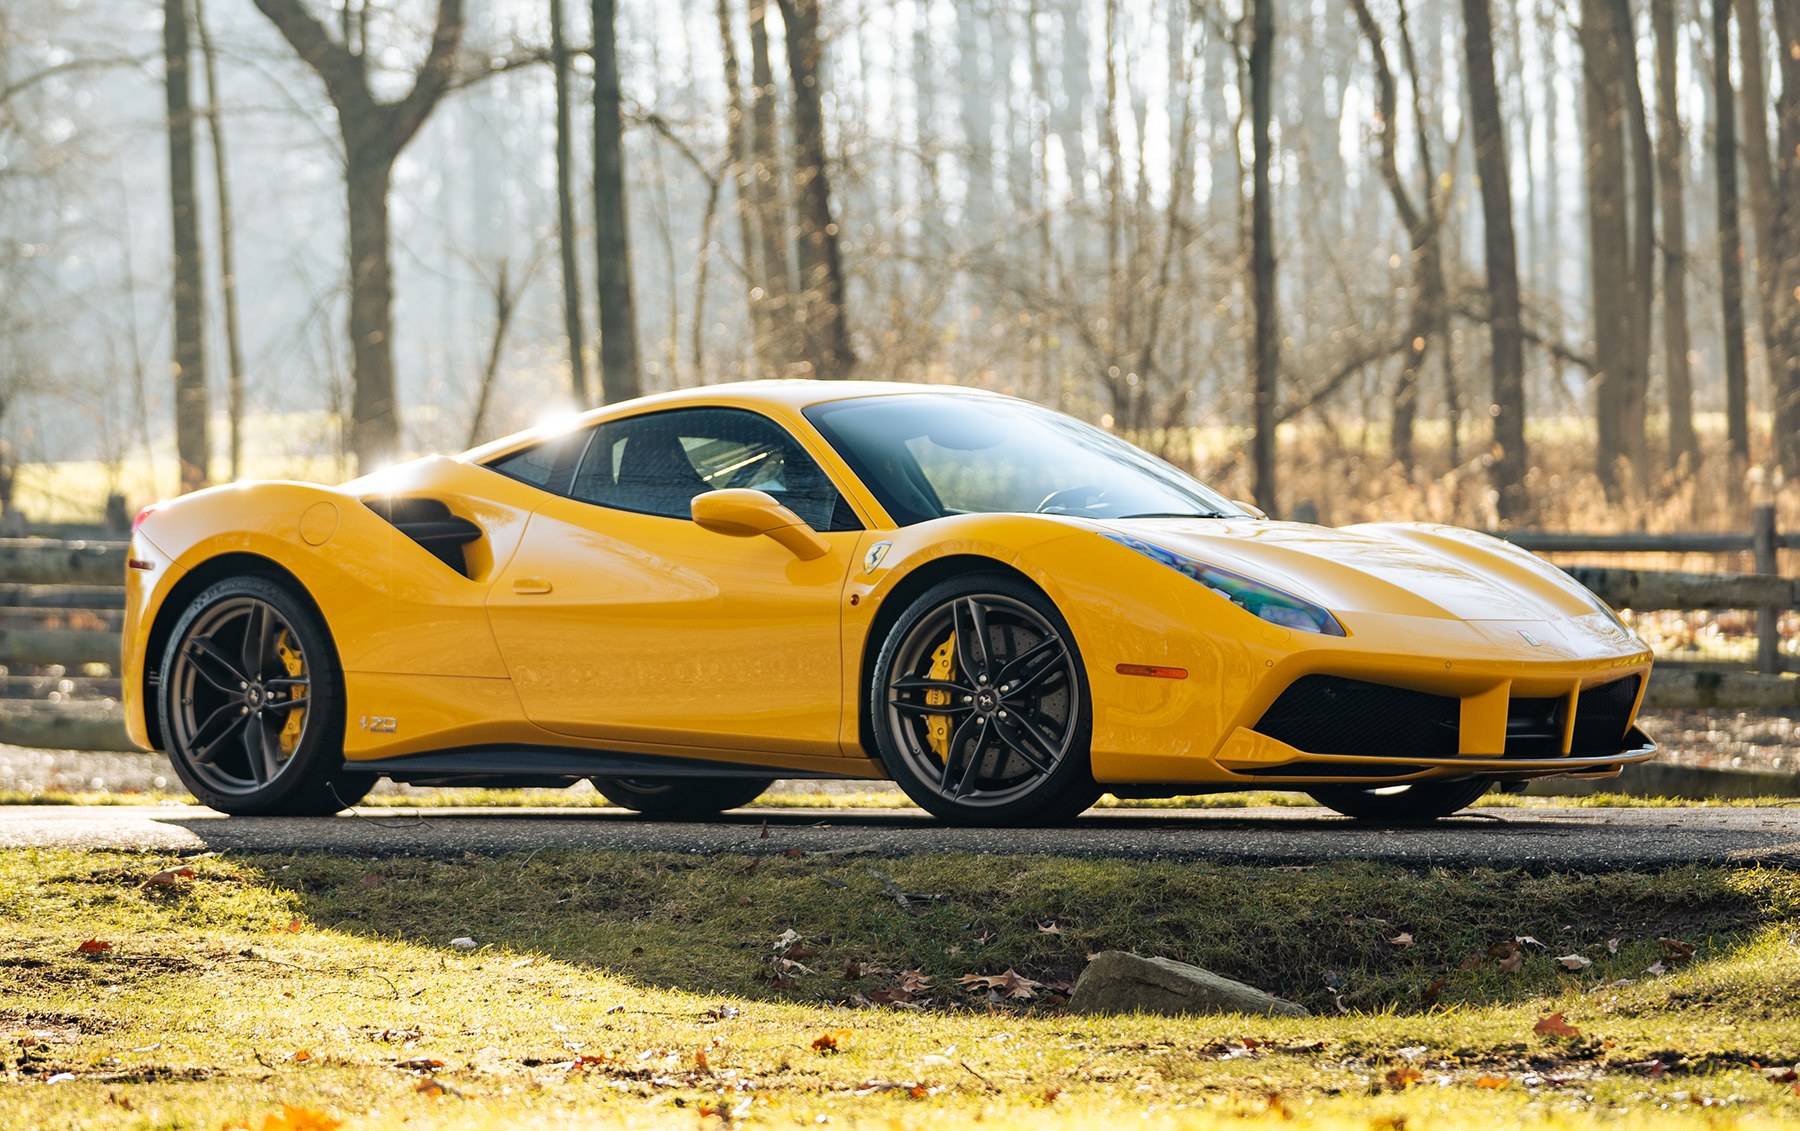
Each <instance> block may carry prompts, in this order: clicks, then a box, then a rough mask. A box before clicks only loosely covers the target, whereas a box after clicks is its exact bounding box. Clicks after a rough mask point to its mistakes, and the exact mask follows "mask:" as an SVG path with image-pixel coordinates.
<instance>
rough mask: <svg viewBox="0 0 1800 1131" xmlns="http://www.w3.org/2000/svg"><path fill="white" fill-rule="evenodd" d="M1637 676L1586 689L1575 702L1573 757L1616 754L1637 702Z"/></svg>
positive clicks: (1622, 743)
mask: <svg viewBox="0 0 1800 1131" xmlns="http://www.w3.org/2000/svg"><path fill="white" fill-rule="evenodd" d="M1640 678H1641V677H1639V676H1635V675H1634V676H1627V677H1626V678H1624V679H1621V680H1615V681H1613V682H1612V683H1603V684H1601V685H1600V686H1599V687H1590V688H1587V689H1586V690H1584V691H1583V692H1582V693H1581V696H1580V697H1579V698H1578V699H1576V701H1575V742H1574V749H1573V751H1572V752H1573V753H1575V754H1616V753H1618V752H1619V751H1620V750H1621V749H1623V748H1624V745H1625V727H1626V725H1627V724H1628V723H1629V722H1630V720H1631V707H1632V704H1634V703H1636V702H1637V694H1638V681H1639V679H1640Z"/></svg>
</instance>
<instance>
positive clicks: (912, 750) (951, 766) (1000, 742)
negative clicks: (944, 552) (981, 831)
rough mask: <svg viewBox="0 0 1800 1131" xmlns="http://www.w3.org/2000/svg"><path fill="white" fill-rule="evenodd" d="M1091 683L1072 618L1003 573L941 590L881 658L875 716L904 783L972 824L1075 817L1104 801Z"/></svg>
mask: <svg viewBox="0 0 1800 1131" xmlns="http://www.w3.org/2000/svg"><path fill="white" fill-rule="evenodd" d="M1089 702H1090V700H1089V697H1088V688H1087V676H1086V673H1085V672H1084V671H1083V669H1082V666H1081V656H1080V654H1079V653H1078V652H1077V651H1076V647H1075V639H1074V636H1073V635H1072V634H1071V633H1070V631H1069V625H1068V622H1067V621H1065V620H1064V619H1063V617H1062V614H1061V613H1059V612H1058V611H1057V609H1056V606H1055V605H1054V604H1052V603H1051V602H1050V600H1049V599H1048V598H1046V597H1045V596H1044V595H1043V594H1042V593H1040V592H1038V591H1037V590H1036V589H1034V588H1032V587H1031V586H1029V585H1026V584H1025V583H1023V582H1022V581H1019V580H1017V579H1016V578H1012V577H1008V576H1005V575H1002V574H967V575H964V576H961V577H953V578H950V579H949V580H947V581H943V582H940V583H939V584H938V585H936V586H933V587H932V588H931V589H929V590H927V591H926V592H925V593H923V594H922V595H921V596H920V597H919V598H918V600H916V601H914V602H913V603H912V604H911V605H910V606H908V608H907V609H906V611H905V612H903V613H901V614H900V618H899V620H898V621H896V622H895V624H894V627H893V629H892V630H891V631H890V632H889V633H888V636H887V639H886V640H885V641H883V643H882V646H881V652H880V654H879V655H878V656H877V657H876V661H875V673H874V679H873V680H872V681H871V686H870V689H869V703H868V705H867V709H868V712H869V719H870V722H871V724H872V726H871V729H872V730H873V731H874V737H875V745H876V749H877V751H878V753H879V754H880V755H881V761H882V763H883V764H884V765H885V766H886V767H887V770H888V773H889V774H890V775H891V776H892V777H893V779H894V782H895V784H897V785H899V786H900V788H901V789H903V790H905V791H906V794H907V796H909V797H911V798H912V799H913V801H914V802H916V803H917V804H918V805H919V806H920V807H921V808H923V809H926V810H928V811H929V812H931V813H933V814H935V815H936V816H938V817H940V818H942V819H943V820H946V821H950V822H953V823H956V824H964V825H1015V824H1028V823H1029V824H1043V823H1055V822H1060V821H1066V820H1068V819H1069V818H1071V817H1073V816H1075V815H1076V814H1077V813H1080V812H1081V811H1082V810H1083V809H1086V808H1087V807H1088V806H1090V805H1092V804H1093V803H1094V802H1095V801H1096V800H1097V799H1098V798H1099V796H1100V789H1099V787H1098V786H1096V785H1095V784H1094V779H1093V775H1092V774H1091V772H1090V771H1089V763H1088V736H1089V733H1090V727H1091V724H1090V720H1089V713H1090V706H1089Z"/></svg>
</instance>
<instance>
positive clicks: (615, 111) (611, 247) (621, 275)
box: [594, 0, 643, 404]
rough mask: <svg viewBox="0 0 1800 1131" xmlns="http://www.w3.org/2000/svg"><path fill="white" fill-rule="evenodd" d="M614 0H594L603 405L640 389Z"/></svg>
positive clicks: (597, 258) (596, 247)
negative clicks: (626, 206) (626, 205)
mask: <svg viewBox="0 0 1800 1131" xmlns="http://www.w3.org/2000/svg"><path fill="white" fill-rule="evenodd" d="M613 8H614V3H613V0H594V256H595V263H594V270H595V273H596V277H597V281H596V283H595V290H596V292H597V293H598V296H599V299H600V391H601V395H602V397H604V399H605V402H606V403H607V404H615V403H617V402H619V401H623V400H629V399H631V398H632V397H635V396H637V395H638V394H639V393H640V392H642V391H643V390H642V385H641V384H640V383H639V378H638V342H637V313H636V305H635V302H634V300H633V298H632V291H631V241H630V238H629V236H628V232H629V230H630V217H629V215H628V214H627V212H626V209H625V117H624V113H623V111H622V109H621V107H620V97H619V52H618V39H617V31H616V29H615V26H614V19H613Z"/></svg>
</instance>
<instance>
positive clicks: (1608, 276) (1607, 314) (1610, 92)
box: [1465, 0, 1631, 495]
mask: <svg viewBox="0 0 1800 1131" xmlns="http://www.w3.org/2000/svg"><path fill="white" fill-rule="evenodd" d="M1465 2H1467V0H1465ZM1612 12H1613V4H1612V0H1582V3H1581V70H1582V80H1583V81H1582V91H1583V96H1584V99H1585V101H1586V106H1587V137H1586V138H1585V142H1586V145H1587V161H1586V165H1587V195H1588V267H1589V272H1590V279H1591V292H1590V293H1591V294H1592V295H1593V316H1594V416H1595V427H1596V433H1597V436H1598V444H1597V449H1596V470H1597V471H1598V472H1599V475H1600V482H1601V484H1602V485H1603V486H1604V487H1605V488H1606V490H1607V492H1608V494H1609V495H1611V494H1612V493H1613V492H1615V491H1616V489H1617V487H1618V484H1619V464H1620V462H1621V461H1622V460H1625V459H1628V458H1629V456H1630V449H1629V445H1628V443H1627V440H1626V427H1625V417H1626V412H1627V406H1628V405H1629V403H1630V381H1631V360H1630V351H1631V335H1630V318H1631V307H1630V304H1629V302H1628V301H1627V294H1626V288H1625V281H1626V277H1627V276H1628V275H1629V274H1630V272H1631V255H1630V232H1629V226H1628V224H1627V220H1626V200H1627V196H1626V186H1625V132H1624V130H1625V122H1624V119H1625V106H1624V100H1623V98H1622V97H1621V94H1620V90H1619V75H1620V73H1621V71H1622V69H1623V64H1622V63H1621V62H1620V58H1619V56H1620V51H1619V44H1618V42H1617V39H1616V36H1617V34H1619V33H1618V32H1617V31H1615V29H1614V27H1613V19H1612Z"/></svg>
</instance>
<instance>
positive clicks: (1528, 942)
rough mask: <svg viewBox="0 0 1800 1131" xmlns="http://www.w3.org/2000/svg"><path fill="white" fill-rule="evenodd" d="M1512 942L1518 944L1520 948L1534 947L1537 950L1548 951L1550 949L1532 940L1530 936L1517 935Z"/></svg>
mask: <svg viewBox="0 0 1800 1131" xmlns="http://www.w3.org/2000/svg"><path fill="white" fill-rule="evenodd" d="M1513 942H1515V943H1518V944H1519V945H1520V946H1535V947H1537V948H1538V949H1539V950H1549V949H1550V948H1549V947H1547V946H1545V945H1544V944H1543V943H1541V942H1539V941H1537V940H1536V939H1534V938H1532V937H1531V936H1530V935H1518V936H1516V937H1515V938H1514V939H1513Z"/></svg>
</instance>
